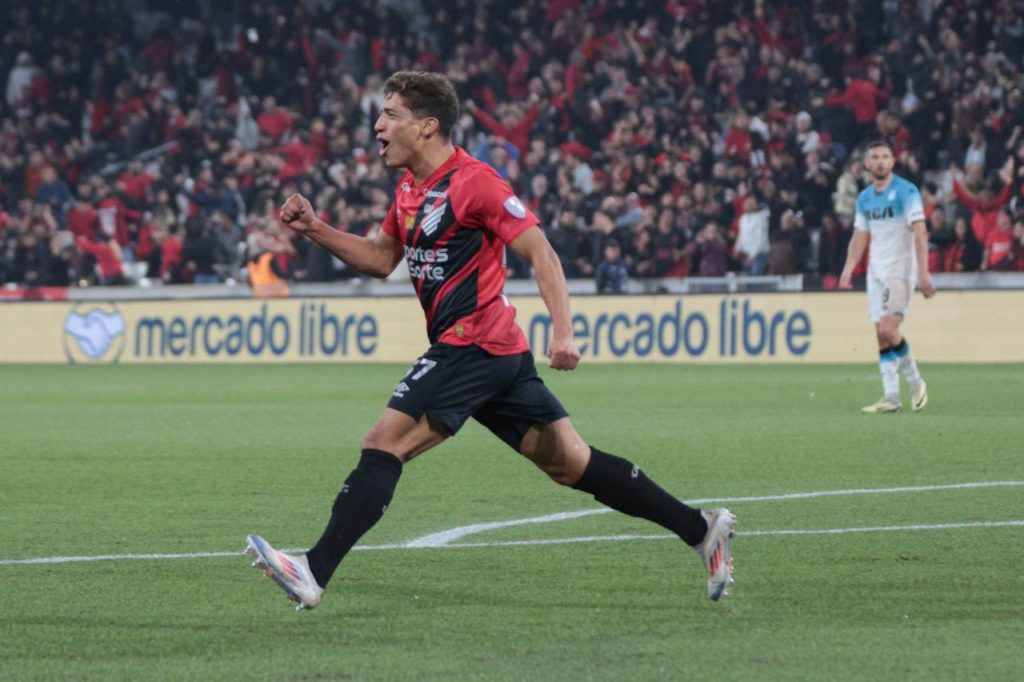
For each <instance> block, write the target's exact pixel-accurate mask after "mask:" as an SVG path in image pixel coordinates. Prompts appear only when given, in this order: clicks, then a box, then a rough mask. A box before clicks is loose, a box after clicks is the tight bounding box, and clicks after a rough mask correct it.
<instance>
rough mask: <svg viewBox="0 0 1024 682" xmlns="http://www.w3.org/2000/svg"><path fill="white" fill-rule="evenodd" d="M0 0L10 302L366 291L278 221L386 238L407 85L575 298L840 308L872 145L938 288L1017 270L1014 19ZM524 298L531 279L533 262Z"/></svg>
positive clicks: (1023, 226) (806, 10)
mask: <svg viewBox="0 0 1024 682" xmlns="http://www.w3.org/2000/svg"><path fill="white" fill-rule="evenodd" d="M160 7H161V3H156V2H148V1H146V0H136V1H129V2H123V1H120V0H5V2H3V3H2V4H0V84H2V86H3V87H2V95H3V96H2V101H0V239H2V251H0V281H2V282H3V283H14V284H19V285H25V286H44V285H48V286H61V285H69V284H71V285H75V284H83V285H84V284H90V283H103V284H116V283H121V282H125V281H127V280H128V279H133V280H134V279H136V278H137V277H139V276H143V275H145V276H147V277H148V278H150V279H151V280H154V281H162V282H166V283H187V282H194V283H210V282H220V281H229V280H233V281H238V280H239V279H240V278H241V276H242V275H241V273H242V268H243V267H245V265H246V263H247V262H248V261H250V260H252V259H255V258H257V257H260V256H261V255H265V254H267V253H270V254H272V257H271V258H270V259H268V260H270V261H271V262H272V264H273V268H274V270H275V271H277V272H278V273H279V274H281V275H282V276H284V277H285V278H287V279H289V280H294V281H328V280H334V279H340V278H346V277H350V276H352V273H350V272H349V271H347V270H346V269H345V268H344V266H343V265H342V264H341V263H340V262H338V261H335V260H332V259H331V258H330V257H329V255H327V254H326V252H325V251H324V250H322V249H318V248H309V246H308V244H307V243H306V242H304V241H303V240H301V239H294V238H292V236H291V235H290V233H289V231H288V230H287V229H285V228H284V227H283V226H282V225H281V224H280V222H279V221H278V218H277V209H278V207H279V206H280V205H281V204H282V203H283V201H284V199H285V198H286V197H287V196H288V195H289V194H290V193H291V192H293V191H300V192H302V193H304V194H305V195H306V196H308V197H310V198H311V200H313V203H314V206H316V207H317V208H318V210H320V211H321V212H322V214H323V215H322V217H323V218H324V219H325V220H326V221H328V222H329V223H331V224H334V225H337V226H339V227H341V228H342V229H346V230H349V231H352V232H357V233H360V234H367V233H371V232H372V231H374V230H376V229H377V228H378V225H379V223H380V221H381V220H382V219H383V217H384V215H385V213H386V211H387V208H388V205H389V202H390V199H391V196H392V192H393V186H394V182H395V179H396V176H395V174H394V173H392V172H391V171H389V170H388V169H387V168H386V167H385V166H384V164H383V162H382V161H381V159H380V157H379V154H378V149H377V144H376V142H375V140H374V134H373V131H372V126H373V123H374V121H375V119H376V116H377V114H378V112H379V107H380V104H381V94H380V93H381V86H382V84H383V79H384V78H386V76H387V75H388V74H390V73H391V72H393V71H396V70H399V69H406V68H412V69H426V70H437V71H442V72H444V73H446V74H447V75H448V76H449V78H450V79H451V80H452V81H453V83H454V84H455V86H456V89H457V92H458V94H459V96H460V99H461V100H462V103H463V111H462V113H461V116H460V118H459V123H458V126H457V127H456V130H455V133H454V135H455V142H456V144H459V145H461V146H463V147H465V148H466V150H467V151H469V152H470V153H471V154H473V155H474V156H476V157H478V158H481V159H483V160H486V161H487V162H488V163H490V164H491V165H492V166H493V167H494V168H496V169H497V170H498V172H499V173H500V174H501V175H502V176H503V177H505V178H506V179H507V180H508V182H509V183H510V184H511V185H512V186H513V187H514V188H515V190H516V191H517V192H518V194H519V195H520V197H522V199H523V200H524V202H526V203H528V204H529V206H530V207H531V208H532V209H533V210H534V212H535V213H536V214H537V215H538V216H539V217H540V218H541V220H542V221H543V223H544V225H543V226H544V228H545V230H546V231H547V233H548V237H549V239H550V240H551V242H552V243H553V245H554V246H555V249H556V250H557V252H558V253H559V255H560V257H561V259H562V264H563V267H564V269H565V271H566V274H567V275H568V276H569V277H594V278H596V279H597V281H598V284H599V289H600V290H601V291H606V292H616V291H621V290H623V288H624V286H625V283H626V281H627V279H628V278H661V277H678V276H695V275H701V276H720V275H723V274H725V273H726V272H730V271H731V272H745V273H748V274H754V275H757V274H791V273H805V275H807V276H808V281H809V282H811V283H820V285H821V286H824V287H832V286H835V283H836V277H837V276H838V274H839V272H840V270H841V269H842V265H843V261H844V259H845V254H846V244H847V242H848V240H849V237H850V234H851V230H852V222H853V206H854V201H855V199H856V195H857V193H858V192H859V191H860V190H861V189H863V188H864V187H866V186H867V183H868V180H867V177H866V176H865V174H864V171H863V169H862V167H861V164H860V158H859V155H860V153H861V152H862V149H863V145H864V144H865V143H867V142H868V141H870V140H873V139H885V140H887V141H888V142H889V144H890V145H891V146H892V148H893V150H894V153H895V155H896V157H897V167H896V172H897V173H898V174H900V175H903V176H905V177H907V178H908V179H910V180H911V181H913V182H915V183H917V184H918V185H919V186H920V187H921V189H922V194H923V197H924V202H925V206H926V214H927V221H928V226H929V233H930V238H931V247H930V258H931V263H930V266H931V269H932V270H933V271H946V272H957V271H973V270H986V269H988V270H1020V271H1024V97H1022V82H1024V81H1022V71H1024V8H1022V5H1021V3H1019V2H1015V1H1013V0H913V1H911V0H860V1H857V0H849V1H844V0H827V1H826V0H809V1H807V2H786V1H778V2H772V1H763V0H739V1H737V2H728V3H724V2H711V1H709V0H657V1H655V0H647V1H644V0H629V1H627V0H526V1H524V2H520V3H515V4H513V5H508V4H506V3H502V2H498V1H496V0H482V1H472V2H471V1H470V0H391V1H390V2H370V1H367V0H358V1H352V2H329V1H326V0H307V1H305V2H292V3H277V2H270V1H268V0H255V1H252V2H242V1H241V0H236V1H235V2H207V1H204V0H194V1H193V2H188V1H186V2H182V3H175V7H176V9H175V12H174V14H173V15H171V14H167V13H166V12H164V11H162V10H161V9H160ZM510 268H511V270H512V274H513V276H516V277H528V276H529V272H528V271H527V269H526V268H525V267H524V264H523V263H521V262H515V261H514V260H513V261H511V262H510Z"/></svg>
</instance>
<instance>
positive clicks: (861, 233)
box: [839, 229, 869, 289]
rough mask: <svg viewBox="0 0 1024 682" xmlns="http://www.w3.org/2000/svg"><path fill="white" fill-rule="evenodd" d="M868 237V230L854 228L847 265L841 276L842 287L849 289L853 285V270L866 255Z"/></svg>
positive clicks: (847, 255)
mask: <svg viewBox="0 0 1024 682" xmlns="http://www.w3.org/2000/svg"><path fill="white" fill-rule="evenodd" d="M868 239H869V236H868V231H867V230H858V229H854V231H853V236H852V237H850V247H849V249H848V250H847V251H846V265H844V266H843V274H841V275H840V276H839V288H840V289H849V288H850V287H852V286H853V271H854V269H856V267H857V264H858V263H860V259H861V258H863V257H864V249H866V248H867V247H868Z"/></svg>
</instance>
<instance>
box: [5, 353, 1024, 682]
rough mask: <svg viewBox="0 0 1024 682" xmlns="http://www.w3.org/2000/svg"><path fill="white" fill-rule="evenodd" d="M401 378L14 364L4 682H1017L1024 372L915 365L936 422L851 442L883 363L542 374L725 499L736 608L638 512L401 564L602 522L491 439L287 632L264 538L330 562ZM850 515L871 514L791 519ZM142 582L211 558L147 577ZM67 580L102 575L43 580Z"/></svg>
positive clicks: (656, 468)
mask: <svg viewBox="0 0 1024 682" xmlns="http://www.w3.org/2000/svg"><path fill="white" fill-rule="evenodd" d="M405 369H406V368H405V367H399V366H396V365H388V366H351V365H334V366H287V367H285V366H213V367H210V366H184V367H171V366H156V367H153V366H151V367H140V366H114V367H75V366H59V367H58V366H48V367H42V366H0V383H2V386H3V390H2V391H0V413H2V414H3V427H2V435H0V519H2V523H0V678H2V679H14V680H39V679H44V680H69V679H73V680H104V681H106V680H149V679H153V680H178V679H196V680H233V679H239V680H242V679H266V680H703V679H714V680H759V679H787V680H789V679H805V680H821V679H836V680H845V679H851V680H862V679H870V680H888V679H892V680H897V679H898V680H906V679H917V680H935V679H949V680H964V679H1016V678H1018V677H1019V675H1020V671H1021V669H1022V666H1024V654H1022V653H1021V652H1022V648H1021V647H1022V642H1024V577H1022V576H1024V572H1022V570H1021V567H1020V562H1021V558H1022V557H1024V485H1022V483H1021V481H1022V480H1024V459H1022V452H1024V446H1022V442H1024V419H1022V412H1021V404H1022V402H1021V399H1022V397H1024V394H1022V391H1021V388H1020V387H1021V386H1024V367H1022V366H1019V365H975V366H967V365H925V366H923V368H922V369H923V371H924V372H925V374H926V377H927V378H928V380H929V387H930V393H931V403H930V405H929V406H928V409H927V410H925V411H924V412H922V413H919V414H913V413H909V412H908V413H903V414H898V415H886V416H879V417H872V416H866V415H861V414H860V413H859V408H860V407H861V406H862V405H864V404H867V403H869V402H872V401H873V400H874V399H876V398H877V397H878V393H879V389H880V381H879V379H878V375H877V370H876V368H875V367H874V366H873V365H871V364H870V363H865V364H863V365H856V366H747V367H738V366H719V367H711V366H693V367H686V366H665V365H630V366H596V365H586V364H585V365H583V366H582V367H580V369H578V370H577V371H576V372H574V373H570V374H555V373H552V372H547V371H545V372H544V377H545V380H546V381H548V383H549V384H550V385H551V386H552V387H553V388H554V390H555V391H556V393H557V394H558V395H559V397H560V398H561V399H562V401H563V402H564V403H565V404H566V406H567V407H568V409H569V410H570V412H571V413H572V414H573V418H574V420H575V422H576V425H577V428H578V429H579V430H580V432H581V433H582V434H583V435H584V437H585V438H586V439H587V440H588V441H589V442H592V443H594V444H595V445H597V446H599V447H601V448H602V449H604V450H607V451H609V452H613V453H616V454H619V455H622V456H625V457H628V458H630V459H632V460H633V461H635V462H636V463H638V464H640V465H641V466H642V467H643V468H644V469H645V470H646V471H647V473H648V474H649V475H650V476H651V477H652V478H654V480H656V481H658V482H659V483H660V484H661V485H662V486H663V487H665V488H667V489H668V490H670V491H672V492H673V493H675V494H676V495H678V496H679V497H681V498H683V499H688V500H694V499H707V500H730V501H729V502H728V506H729V507H730V508H731V509H732V510H733V511H734V512H735V513H736V515H737V516H738V518H739V525H738V531H739V535H738V536H737V538H736V541H735V543H734V553H735V560H736V571H737V572H736V579H737V582H736V585H735V586H734V588H733V594H732V595H731V596H730V597H728V598H726V599H723V600H722V601H720V602H718V603H712V602H711V601H709V600H708V598H707V593H706V587H705V577H704V575H703V572H702V569H701V567H700V564H699V561H698V560H697V557H696V555H695V554H694V553H693V552H692V551H691V550H689V549H688V548H686V547H685V546H683V545H682V543H680V542H679V541H678V540H675V539H671V538H667V537H665V535H666V534H665V531H663V530H662V529H660V528H658V527H656V526H654V525H652V524H648V523H646V522H643V521H640V520H637V519H633V518H630V517H625V516H622V515H619V514H612V513H608V514H604V513H594V514H590V515H580V516H578V517H574V518H569V519H566V520H563V521H560V522H550V523H533V524H509V525H506V526H501V527H495V528H491V529H484V530H481V531H480V532H476V533H471V534H467V535H465V536H464V537H461V538H460V539H457V540H455V541H453V542H452V543H450V544H451V545H454V546H445V547H431V548H409V547H404V546H403V545H404V544H406V543H408V542H410V541H412V540H415V539H417V538H422V537H425V536H428V535H430V534H433V533H439V532H442V531H446V530H451V529H454V528H458V527H463V526H467V525H471V524H482V523H491V522H504V521H513V520H520V519H528V518H535V517H543V516H546V515H551V514H556V513H560V512H578V511H586V510H598V509H600V506H599V505H598V504H597V503H596V502H594V501H593V500H592V499H590V498H589V497H588V496H585V495H582V494H579V493H577V492H575V491H572V490H568V489H565V488H561V487H559V486H557V485H555V484H553V483H550V482H548V481H547V479H546V478H545V477H544V476H543V475H542V474H541V473H540V472H539V471H538V470H536V469H535V468H533V466H532V465H531V464H529V463H528V462H527V461H525V460H523V459H522V458H521V457H519V456H518V455H516V454H515V453H513V452H511V451H509V450H507V449H506V448H505V447H504V446H503V445H502V444H501V443H500V442H499V441H497V440H496V439H495V438H493V437H492V436H491V435H490V434H489V433H487V432H486V431H485V430H483V429H482V428H480V427H479V426H477V425H475V424H472V423H471V424H470V425H467V427H466V428H465V429H464V430H463V431H462V433H460V434H459V435H458V437H456V438H455V439H453V440H451V441H449V442H448V443H445V444H444V445H442V446H441V447H440V448H438V449H436V450H434V451H432V452H430V453H428V454H426V455H424V456H422V457H421V458H420V459H418V460H417V461H415V462H414V463H412V464H411V465H409V466H408V467H407V468H406V471H405V472H404V474H403V476H402V480H401V482H400V483H399V487H398V490H397V493H396V496H395V500H394V502H393V504H392V506H391V508H390V509H389V510H388V512H387V514H386V515H385V517H384V519H383V520H382V521H381V523H380V524H378V525H377V526H376V527H375V528H374V529H373V530H372V531H371V532H370V533H369V534H368V535H367V536H366V537H365V538H364V539H363V543H362V544H363V545H365V546H366V547H367V548H366V549H362V550H360V551H354V552H353V553H352V554H351V555H350V556H349V557H348V559H347V560H346V561H345V563H343V564H342V567H341V570H340V572H339V574H338V575H337V576H336V578H335V580H334V582H333V583H332V584H331V586H330V589H329V590H328V593H327V595H326V597H325V599H324V602H323V603H322V604H321V606H320V607H319V608H318V609H316V610H315V611H312V612H308V613H296V612H294V611H293V610H291V609H290V608H289V606H288V605H287V602H286V601H285V598H284V596H283V594H281V593H280V591H279V590H278V589H277V587H276V586H275V585H274V584H273V583H272V582H270V581H269V580H266V579H265V578H263V577H262V576H261V575H260V573H259V572H258V571H256V570H254V569H252V568H250V567H249V562H248V561H247V558H246V557H244V556H243V555H242V553H241V550H242V547H243V541H244V538H245V535H246V533H249V532H259V533H261V534H263V535H264V536H265V537H267V538H268V539H269V540H270V541H271V542H274V543H275V544H277V545H278V546H282V547H303V546H306V545H308V544H309V543H311V542H313V541H314V540H315V539H316V537H317V536H318V535H319V532H320V530H321V529H322V527H323V524H324V522H325V520H326V516H327V514H328V513H329V508H330V505H331V502H332V501H333V499H334V495H335V493H336V491H337V489H338V487H339V486H340V484H341V481H342V480H343V479H344V477H345V476H346V475H347V473H348V471H349V470H350V469H351V468H352V466H353V465H354V463H355V461H356V459H357V457H358V443H359V438H360V437H361V435H362V434H363V433H364V432H365V431H366V429H367V428H368V427H369V426H370V425H371V424H372V423H373V420H374V419H375V418H376V416H377V414H378V413H379V412H380V410H381V408H382V406H383V405H384V403H385V402H386V400H387V398H388V396H389V394H390V391H391V390H392V387H393V386H394V385H395V384H396V383H397V381H398V380H399V379H400V378H401V375H402V374H403V373H404V372H405ZM982 483H997V484H998V485H991V486H978V485H968V486H963V485H961V484H982ZM955 486H960V487H955ZM894 488H902V489H903V490H893V489H894ZM929 488H930V489H929ZM876 489H886V491H884V492H883V491H881V490H876ZM828 491H851V492H848V493H847V494H822V495H813V496H797V495H794V494H795V493H825V492H828ZM737 498H757V499H747V500H742V499H737ZM712 504H713V503H712ZM897 528H902V529H897ZM855 529H861V530H860V531H859V532H854V531H855ZM865 529H868V530H865ZM872 529H873V530H872ZM825 530H832V531H842V532H828V533H826V532H821V531H825ZM782 531H809V532H805V533H797V532H794V533H791V534H784V533H782ZM459 545H463V546H459ZM147 554H149V555H175V554H185V555H189V554H191V555H198V556H192V557H190V558H169V557H165V558H162V559H142V558H126V557H127V556H131V555H134V556H137V555H147ZM72 556H74V557H86V558H88V559H89V560H87V561H77V562H65V563H24V562H23V561H21V560H26V559H40V558H47V557H72ZM100 556H107V557H113V558H108V559H106V560H95V559H96V557H100Z"/></svg>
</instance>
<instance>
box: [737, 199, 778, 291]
mask: <svg viewBox="0 0 1024 682" xmlns="http://www.w3.org/2000/svg"><path fill="white" fill-rule="evenodd" d="M770 217H771V211H770V210H769V209H768V207H767V206H763V207H762V206H759V205H758V203H757V199H755V198H754V197H752V196H750V195H749V194H748V195H747V197H746V198H745V199H744V200H743V215H741V216H740V225H739V231H738V233H737V235H736V245H735V248H734V249H733V252H734V253H735V255H736V258H738V259H739V260H740V261H741V262H742V263H743V272H744V273H746V274H748V275H755V276H756V275H763V274H764V273H765V271H766V270H767V269H768V248H769V245H768V219H769V218H770Z"/></svg>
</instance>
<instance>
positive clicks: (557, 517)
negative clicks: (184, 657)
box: [0, 481, 1024, 566]
mask: <svg viewBox="0 0 1024 682" xmlns="http://www.w3.org/2000/svg"><path fill="white" fill-rule="evenodd" d="M1011 486H1024V481H987V482H977V483H954V484H948V485H931V486H902V487H896V488H854V489H847V490H822V491H815V492H805V493H784V494H779V495H760V496H756V497H727V498H706V499H699V500H690V501H689V502H690V503H691V504H706V503H708V502H720V503H730V504H731V503H736V502H774V501H785V500H802V499H812V498H817V497H831V496H838V495H871V494H892V493H909V492H930V491H937V490H964V489H976V488H998V487H1011ZM610 511H612V510H611V509H607V508H602V509H587V510H583V511H578V512H562V513H559V514H548V515H545V516H535V517H531V518H526V519H513V520H510V521H496V522H493V523H476V524H472V525H469V526H461V527H459V528H453V529H451V530H447V531H442V532H440V533H431V534H429V535H424V536H422V537H420V538H416V539H414V540H410V541H408V542H403V543H398V544H388V545H363V546H357V547H354V548H353V549H354V550H362V551H380V550H391V549H427V548H433V549H440V548H449V549H463V548H473V547H515V546H523V545H557V544H569V543H579V542H615V541H620V542H621V541H631V540H665V539H672V538H675V536H674V535H667V534H662V535H607V536H586V537H572V538H553V539H546V540H512V541H498V542H463V543H458V544H452V543H453V542H454V541H456V540H459V539H461V538H464V537H467V536H469V535H472V534H475V533H479V532H483V531H487V530H495V529H500V528H510V527H515V526H523V525H529V524H537V523H552V522H556V521H567V520H572V519H577V518H581V517H585V516H593V515H596V514H604V513H607V512H610ZM1004 527H1024V520H1012V521H977V522H967V523H941V524H914V525H902V526H872V527H860V528H820V529H779V530H750V531H740V532H737V535H740V536H743V537H764V536H777V535H840V534H847V533H884V532H899V531H904V532H906V531H920V530H953V529H963V528H1004ZM290 551H292V550H290ZM294 551H304V550H302V549H299V550H294ZM241 554H242V552H182V553H171V554H101V555H93V556H53V557H38V558H32V559H0V566H27V565H38V564H70V563H91V562H96V561H139V560H161V559H208V558H221V557H234V556H239V555H241Z"/></svg>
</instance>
